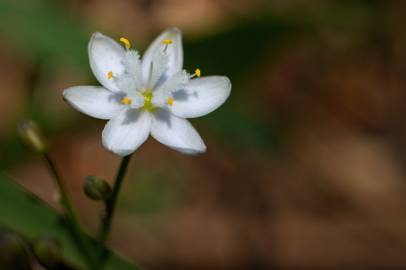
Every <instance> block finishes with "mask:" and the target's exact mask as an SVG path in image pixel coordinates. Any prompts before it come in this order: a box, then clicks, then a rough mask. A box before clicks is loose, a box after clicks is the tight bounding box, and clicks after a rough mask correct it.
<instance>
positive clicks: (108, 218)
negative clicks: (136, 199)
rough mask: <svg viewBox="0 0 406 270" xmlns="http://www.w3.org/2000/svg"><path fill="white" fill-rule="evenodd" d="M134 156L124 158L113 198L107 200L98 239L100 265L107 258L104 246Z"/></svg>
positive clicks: (112, 194)
mask: <svg viewBox="0 0 406 270" xmlns="http://www.w3.org/2000/svg"><path fill="white" fill-rule="evenodd" d="M131 156H132V155H128V156H125V157H123V158H122V160H121V163H120V167H119V169H118V172H117V176H116V180H115V182H114V187H113V191H112V193H111V196H109V197H108V198H107V199H106V200H105V206H106V215H105V216H104V218H103V221H102V223H101V228H100V232H99V237H98V243H99V246H100V254H99V255H100V256H99V263H102V262H103V261H104V258H105V256H104V255H105V254H104V251H105V249H104V246H105V244H106V241H107V238H108V236H109V233H110V229H111V223H112V220H113V217H114V212H115V208H116V204H117V198H118V194H119V193H120V189H121V186H122V183H123V180H124V176H125V174H126V172H127V168H128V164H129V163H130V159H131Z"/></svg>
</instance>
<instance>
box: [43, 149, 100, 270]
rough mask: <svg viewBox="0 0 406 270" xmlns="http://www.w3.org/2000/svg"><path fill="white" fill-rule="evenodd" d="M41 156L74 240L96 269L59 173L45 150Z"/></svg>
mask: <svg viewBox="0 0 406 270" xmlns="http://www.w3.org/2000/svg"><path fill="white" fill-rule="evenodd" d="M43 157H44V159H45V161H46V163H47V164H48V169H49V171H50V172H51V174H52V176H53V177H54V179H55V182H56V184H57V185H58V188H59V192H60V194H61V202H62V205H63V207H64V209H65V215H66V217H67V218H68V220H69V221H70V223H71V224H70V225H71V229H72V232H73V234H74V235H75V237H76V239H74V240H76V241H77V244H78V246H79V248H80V249H82V251H83V252H84V254H83V255H84V257H85V260H86V261H87V263H88V265H89V267H90V268H91V269H97V268H96V265H95V263H94V261H93V255H92V252H91V250H90V248H89V246H88V244H89V243H88V242H87V240H86V235H85V234H84V233H83V231H82V229H81V227H80V223H79V221H78V218H77V217H76V214H75V211H74V210H73V207H72V205H71V204H70V202H69V199H68V195H67V193H66V190H65V188H64V186H63V183H62V180H61V177H60V176H59V173H58V171H57V169H56V167H55V164H54V162H53V160H52V159H51V157H50V156H49V155H48V153H47V152H44V153H43Z"/></svg>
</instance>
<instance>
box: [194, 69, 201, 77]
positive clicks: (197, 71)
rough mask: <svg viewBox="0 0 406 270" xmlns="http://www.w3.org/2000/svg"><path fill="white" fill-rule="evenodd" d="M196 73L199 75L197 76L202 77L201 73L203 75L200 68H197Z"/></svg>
mask: <svg viewBox="0 0 406 270" xmlns="http://www.w3.org/2000/svg"><path fill="white" fill-rule="evenodd" d="M195 75H196V76H197V77H200V76H201V75H202V72H201V71H200V69H198V68H197V69H196V70H195Z"/></svg>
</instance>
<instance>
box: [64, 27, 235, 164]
mask: <svg viewBox="0 0 406 270" xmlns="http://www.w3.org/2000/svg"><path fill="white" fill-rule="evenodd" d="M120 41H121V42H122V43H124V45H125V46H124V47H123V46H121V45H120V44H119V43H117V42H116V41H114V40H112V39H111V38H109V37H107V36H104V35H102V34H100V33H95V34H93V36H92V38H91V39H90V42H89V48H88V50H89V59H90V67H91V69H92V71H93V73H94V75H95V76H96V78H97V79H98V81H99V82H100V83H101V84H102V87H98V86H76V87H71V88H68V89H66V90H65V91H64V92H63V96H64V98H65V100H66V101H68V102H69V103H70V104H71V105H72V106H73V107H74V108H76V109H77V110H79V111H80V112H82V113H84V114H87V115H89V116H92V117H95V118H99V119H107V120H109V121H108V123H107V125H106V126H105V128H104V130H103V134H102V137H103V145H104V146H105V147H106V148H107V149H109V150H110V151H112V152H114V153H116V154H117V155H120V156H126V155H129V154H131V153H133V152H134V151H135V150H136V149H137V148H138V147H139V146H140V145H141V144H142V143H143V142H145V141H146V139H147V138H148V136H149V134H151V136H152V137H154V138H155V139H156V140H158V141H159V142H161V143H163V144H165V145H167V146H168V147H170V148H172V149H175V150H177V151H180V152H182V153H186V154H197V153H201V152H204V151H206V146H205V144H204V142H203V140H202V139H201V137H200V136H199V134H198V133H197V131H196V130H195V129H194V128H193V126H192V125H191V124H190V123H189V121H188V120H186V119H185V118H193V117H199V116H203V115H205V114H208V113H210V112H212V111H214V110H215V109H217V108H218V107H219V106H220V105H222V104H223V103H224V101H225V100H226V99H227V98H228V96H229V94H230V91H231V83H230V80H229V79H228V78H227V77H223V76H208V77H200V70H198V69H197V70H196V72H195V74H193V75H190V74H188V73H187V72H186V71H185V70H183V67H182V66H183V49H182V34H181V32H180V30H179V29H177V28H172V29H168V30H166V31H165V32H163V33H162V34H161V35H160V36H158V38H156V39H155V41H154V42H153V43H152V44H151V45H150V47H149V48H148V49H147V51H146V52H145V55H144V57H143V58H142V60H141V59H140V56H139V54H138V52H137V51H136V50H134V49H131V44H130V42H129V41H128V40H127V39H125V38H121V39H120Z"/></svg>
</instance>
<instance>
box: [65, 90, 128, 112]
mask: <svg viewBox="0 0 406 270" xmlns="http://www.w3.org/2000/svg"><path fill="white" fill-rule="evenodd" d="M63 97H64V99H65V100H66V101H67V102H68V103H69V104H70V105H72V106H73V107H74V108H75V109H76V110H78V111H80V112H82V113H84V114H87V115H89V116H92V117H95V118H99V119H111V118H113V117H114V116H116V115H117V114H118V113H120V111H122V110H123V109H124V105H122V104H121V103H120V100H121V98H122V96H121V95H120V94H117V93H113V92H111V91H108V90H107V89H105V88H103V87H98V86H76V87H70V88H68V89H66V90H65V91H63Z"/></svg>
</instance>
